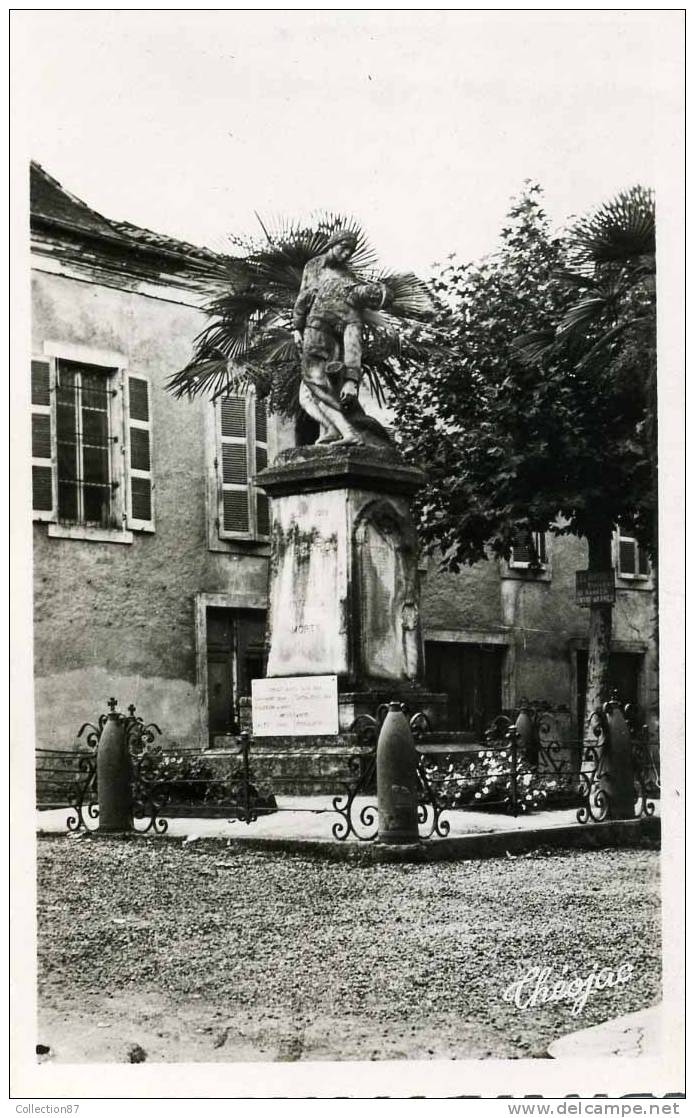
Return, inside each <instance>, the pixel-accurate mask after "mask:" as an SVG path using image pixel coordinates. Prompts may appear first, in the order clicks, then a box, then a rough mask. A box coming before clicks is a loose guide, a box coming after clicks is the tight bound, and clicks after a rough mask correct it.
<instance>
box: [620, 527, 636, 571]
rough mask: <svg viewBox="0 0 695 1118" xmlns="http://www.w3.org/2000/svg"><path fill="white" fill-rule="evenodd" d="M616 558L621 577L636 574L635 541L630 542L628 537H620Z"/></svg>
mask: <svg viewBox="0 0 695 1118" xmlns="http://www.w3.org/2000/svg"><path fill="white" fill-rule="evenodd" d="M618 558H619V568H620V573H621V575H634V574H637V570H636V567H635V541H634V540H631V539H630V538H629V536H620V539H619V553H618Z"/></svg>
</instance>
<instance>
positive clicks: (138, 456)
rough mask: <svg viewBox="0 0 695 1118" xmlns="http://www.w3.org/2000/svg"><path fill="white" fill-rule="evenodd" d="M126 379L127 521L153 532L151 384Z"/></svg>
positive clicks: (137, 379)
mask: <svg viewBox="0 0 695 1118" xmlns="http://www.w3.org/2000/svg"><path fill="white" fill-rule="evenodd" d="M125 379H126V385H125V388H126V407H125V414H126V429H127V442H126V446H127V487H128V494H127V523H128V527H129V528H132V529H133V530H134V531H140V532H154V499H153V488H154V485H153V477H152V401H151V388H150V383H149V381H148V380H146V379H145V378H144V377H139V376H132V375H129V376H127V377H126V378H125Z"/></svg>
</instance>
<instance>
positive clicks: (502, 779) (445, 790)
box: [425, 749, 558, 813]
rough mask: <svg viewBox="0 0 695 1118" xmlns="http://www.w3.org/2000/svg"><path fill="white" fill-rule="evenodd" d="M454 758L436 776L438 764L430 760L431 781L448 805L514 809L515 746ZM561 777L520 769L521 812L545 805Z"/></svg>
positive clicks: (519, 801) (517, 797)
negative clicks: (513, 765) (551, 776)
mask: <svg viewBox="0 0 695 1118" xmlns="http://www.w3.org/2000/svg"><path fill="white" fill-rule="evenodd" d="M470 757H471V754H468V755H464V756H463V757H461V758H458V759H457V760H455V761H454V760H450V761H449V763H448V765H446V768H445V769H444V771H443V773H442V772H441V769H440V774H441V775H439V774H438V775H434V774H435V772H436V770H437V763H436V762H433V761H432V760H431V759H429V758H427V759H426V762H425V763H426V764H427V767H428V774H429V775H430V780H431V781H432V782H434V783H435V784H436V788H437V793H438V795H439V797H440V799H441V800H442V805H443V807H445V808H448V809H452V808H479V809H480V810H496V811H504V812H507V811H510V810H511V809H512V807H513V804H514V794H513V788H514V783H513V778H514V773H513V771H512V752H511V749H483V750H481V751H480V752H479V753H477V754H476V755H475V759H474V760H471V759H470ZM557 783H558V782H557V780H554V779H552V778H551V779H548V778H547V777H545V776H543V775H539V774H538V773H537V772H534V771H532V770H530V769H528V768H524V767H523V766H522V765H520V766H518V767H517V771H516V807H517V811H518V812H521V813H525V812H529V811H539V810H541V809H542V808H544V807H545V806H546V805H547V803H548V799H549V796H550V795H551V794H552V792H553V791H554V790H555V789H556V788H557Z"/></svg>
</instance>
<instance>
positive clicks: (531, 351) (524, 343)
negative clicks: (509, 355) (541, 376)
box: [511, 330, 556, 365]
mask: <svg viewBox="0 0 695 1118" xmlns="http://www.w3.org/2000/svg"><path fill="white" fill-rule="evenodd" d="M555 341H556V337H555V331H554V330H533V331H530V332H529V333H528V334H520V335H519V337H518V338H514V340H513V342H512V344H511V349H512V351H513V352H514V353H515V354H516V356H517V357H519V359H520V360H521V361H522V362H523V363H524V364H525V365H535V364H536V362H537V361H541V360H542V359H543V358H544V357H546V356H547V355H548V354H549V353H550V352H551V351H552V349H553V347H554V345H555Z"/></svg>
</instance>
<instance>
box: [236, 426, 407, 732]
mask: <svg viewBox="0 0 695 1118" xmlns="http://www.w3.org/2000/svg"><path fill="white" fill-rule="evenodd" d="M424 480H425V476H424V474H423V473H422V471H421V470H418V469H415V468H414V467H412V466H408V465H406V464H405V463H403V462H402V461H401V460H400V458H399V457H398V455H397V454H396V453H395V451H393V450H391V449H375V448H371V447H365V446H354V445H339V444H338V445H337V444H327V445H326V446H323V447H300V448H298V449H296V450H293V451H286V452H285V453H284V454H283V455H281V456H280V458H279V460H278V461H277V462H276V463H275V464H274V465H273V466H272V467H271V468H269V469H266V470H263V471H262V473H260V474H258V476H257V478H256V481H257V483H258V484H259V485H260V486H261V487H262V488H263V489H264V490H265V491H266V493H268V495H269V496H270V497H271V499H272V534H271V559H270V588H269V599H270V609H269V630H268V646H269V651H268V665H267V671H266V674H267V676H268V677H278V676H302V675H336V676H337V677H338V689H339V692H340V693H341V695H345V694H346V693H351V694H353V695H354V694H355V693H360V695H362V694H364V700H362V699H360V701H359V702H357V703H356V705H355V701H354V700H351V703H347V702H346V703H343V704H342V705H343V707H344V716H343V714H341V721H340V726H341V729H342V728H343V727H344V726H347V724H348V722H349V721H351V720H352V719H351V718H350V715H349V714H348V709H349V710H350V711H352V710H353V709H357V707H359V709H360V712H364V713H367V712H368V713H372V714H373V713H374V709H375V707H376V706H377V705H378V703H379V702H381V701H388V700H390V699H397V698H398V694H397V693H398V692H404V691H408V690H409V689H413V688H414V689H416V690H417V689H419V688H422V685H423V650H422V633H421V626H420V608H419V582H418V563H417V560H418V547H417V538H416V535H415V530H414V527H413V522H412V517H411V513H410V497H411V496H412V494H413V493H414V492H416V490H417V489H418V488H420V487H421V485H422V484H423V483H424ZM377 695H379V696H382V695H383V699H381V698H379V699H378V700H376V701H375V697H376V696H377ZM341 702H342V700H341ZM364 708H367V709H364Z"/></svg>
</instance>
